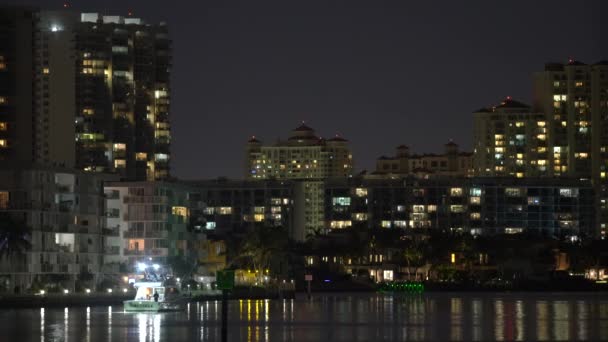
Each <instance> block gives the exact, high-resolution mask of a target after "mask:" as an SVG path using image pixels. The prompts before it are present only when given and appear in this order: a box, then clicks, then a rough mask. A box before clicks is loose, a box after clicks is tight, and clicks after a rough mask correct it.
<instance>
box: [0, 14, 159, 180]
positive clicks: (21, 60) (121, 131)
mask: <svg viewBox="0 0 608 342" xmlns="http://www.w3.org/2000/svg"><path fill="white" fill-rule="evenodd" d="M0 12H1V13H0V17H2V18H5V19H4V20H3V23H4V24H2V25H1V26H2V27H0V30H3V31H4V34H3V35H2V37H3V38H2V39H4V44H3V47H2V48H0V91H2V89H6V91H4V92H5V93H6V94H4V95H3V94H0V106H5V107H6V109H8V110H7V111H6V114H2V115H3V116H2V117H0V160H6V161H9V162H10V161H21V162H23V161H25V162H33V163H36V164H40V165H54V166H61V167H68V168H70V167H76V168H78V169H81V170H84V171H90V172H102V173H117V174H119V175H120V176H121V178H122V179H126V180H163V179H167V178H168V177H169V161H170V152H169V146H170V141H171V136H170V120H169V105H170V83H169V79H170V66H171V42H170V40H169V36H168V31H167V26H166V25H165V24H164V23H161V24H158V25H150V24H146V23H144V22H143V21H142V20H141V19H138V18H131V17H127V18H124V17H120V16H101V15H99V14H96V13H82V14H80V13H77V12H72V11H40V10H37V9H21V8H7V9H2V10H1V11H0ZM16 42H19V43H16ZM2 60H4V61H5V62H4V63H3V62H2ZM2 65H3V66H4V67H2ZM17 73H18V74H19V77H17V76H16V75H17ZM23 75H32V77H31V78H30V77H23ZM2 98H4V100H2ZM18 114H20V115H18Z"/></svg>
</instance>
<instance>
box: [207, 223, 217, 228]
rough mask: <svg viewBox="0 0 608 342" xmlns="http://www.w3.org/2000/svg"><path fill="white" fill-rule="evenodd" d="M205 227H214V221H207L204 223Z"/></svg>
mask: <svg viewBox="0 0 608 342" xmlns="http://www.w3.org/2000/svg"><path fill="white" fill-rule="evenodd" d="M205 229H215V222H207V223H206V224H205Z"/></svg>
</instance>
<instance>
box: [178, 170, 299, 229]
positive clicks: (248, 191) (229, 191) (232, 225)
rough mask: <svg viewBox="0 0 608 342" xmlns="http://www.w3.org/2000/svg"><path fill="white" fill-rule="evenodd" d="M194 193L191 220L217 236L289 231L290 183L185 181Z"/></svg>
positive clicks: (291, 199)
mask: <svg viewBox="0 0 608 342" xmlns="http://www.w3.org/2000/svg"><path fill="white" fill-rule="evenodd" d="M188 184H189V185H190V186H192V187H193V188H194V189H195V190H193V192H192V199H193V203H200V204H202V205H201V206H200V207H199V208H192V209H191V214H192V217H193V218H194V217H196V218H199V220H198V221H199V222H200V229H201V230H203V231H205V232H212V233H215V234H217V235H221V236H226V235H230V234H243V233H247V232H249V231H251V230H252V229H253V228H255V227H258V226H270V227H284V228H285V229H287V230H288V232H290V234H291V233H292V228H293V224H292V223H293V222H292V220H293V182H290V181H276V180H256V181H251V180H249V181H240V180H228V179H217V180H208V181H193V182H188Z"/></svg>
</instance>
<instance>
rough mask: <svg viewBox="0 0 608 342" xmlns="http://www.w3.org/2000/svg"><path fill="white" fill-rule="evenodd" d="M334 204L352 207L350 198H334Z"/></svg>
mask: <svg viewBox="0 0 608 342" xmlns="http://www.w3.org/2000/svg"><path fill="white" fill-rule="evenodd" d="M332 204H333V205H334V206H349V205H350V197H334V198H333V199H332Z"/></svg>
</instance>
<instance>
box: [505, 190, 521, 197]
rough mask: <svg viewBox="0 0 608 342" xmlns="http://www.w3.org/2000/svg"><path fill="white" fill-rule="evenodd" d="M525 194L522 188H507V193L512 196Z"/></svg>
mask: <svg viewBox="0 0 608 342" xmlns="http://www.w3.org/2000/svg"><path fill="white" fill-rule="evenodd" d="M522 194H523V190H522V189H520V188H506V189H505V195H507V196H510V197H519V196H521V195H522Z"/></svg>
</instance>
